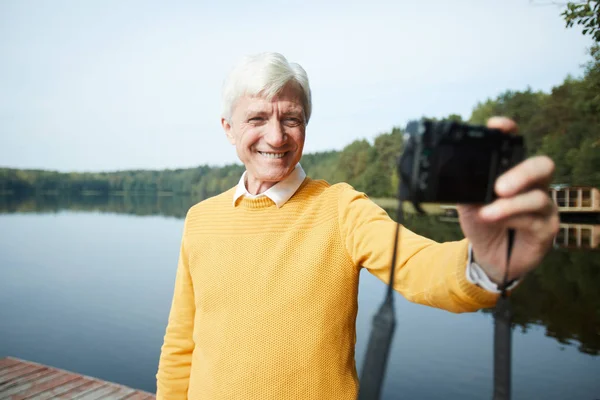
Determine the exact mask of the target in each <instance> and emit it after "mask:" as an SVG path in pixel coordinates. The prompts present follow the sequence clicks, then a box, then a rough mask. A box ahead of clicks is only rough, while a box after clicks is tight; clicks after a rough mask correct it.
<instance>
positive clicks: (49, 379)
mask: <svg viewBox="0 0 600 400" xmlns="http://www.w3.org/2000/svg"><path fill="white" fill-rule="evenodd" d="M57 372H58V373H57V374H54V375H47V376H45V377H43V378H41V379H39V380H35V381H33V382H29V383H28V384H27V385H24V387H25V386H27V387H25V388H24V390H22V391H20V392H18V393H17V394H16V395H14V396H13V397H12V398H11V400H24V399H27V398H30V397H33V396H35V395H37V394H41V393H43V392H47V391H49V390H51V389H54V388H56V387H59V386H61V385H63V384H65V383H68V382H71V381H73V380H76V379H77V378H78V376H77V375H75V374H70V373H68V372H62V371H57Z"/></svg>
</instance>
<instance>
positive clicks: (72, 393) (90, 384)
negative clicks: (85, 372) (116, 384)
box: [55, 378, 105, 399]
mask: <svg viewBox="0 0 600 400" xmlns="http://www.w3.org/2000/svg"><path fill="white" fill-rule="evenodd" d="M83 379H84V380H85V381H86V382H85V383H84V384H83V385H80V386H77V387H75V388H73V389H71V390H69V391H67V392H64V393H61V394H60V395H58V396H56V397H55V398H56V399H73V398H75V397H77V396H79V395H81V394H82V393H89V392H92V391H94V390H96V389H98V388H99V387H100V386H102V385H105V383H104V382H101V381H98V380H88V378H83Z"/></svg>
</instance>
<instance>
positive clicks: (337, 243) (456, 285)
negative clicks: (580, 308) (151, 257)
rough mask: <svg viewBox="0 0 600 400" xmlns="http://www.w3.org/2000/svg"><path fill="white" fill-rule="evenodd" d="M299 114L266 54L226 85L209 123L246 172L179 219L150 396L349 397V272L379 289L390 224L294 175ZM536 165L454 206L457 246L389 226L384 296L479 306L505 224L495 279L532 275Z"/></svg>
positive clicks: (538, 160)
mask: <svg viewBox="0 0 600 400" xmlns="http://www.w3.org/2000/svg"><path fill="white" fill-rule="evenodd" d="M310 114H311V92H310V88H309V84H308V78H307V76H306V73H305V71H304V70H303V69H302V67H300V66H299V65H297V64H293V63H289V62H288V61H287V60H286V59H285V58H284V57H283V56H282V55H280V54H274V53H269V54H259V55H257V56H253V57H248V58H246V59H245V60H244V61H243V62H242V63H241V64H240V65H238V66H237V67H236V68H235V69H234V70H233V71H232V72H231V73H230V75H229V77H228V78H227V80H226V82H225V85H224V89H223V115H222V119H221V122H222V126H223V129H224V131H225V134H226V136H227V138H228V139H229V141H230V142H231V143H232V144H233V145H234V146H235V149H236V151H237V154H238V156H239V158H240V160H241V161H242V162H243V163H244V165H245V167H246V172H245V173H244V175H243V176H242V177H241V179H240V182H239V184H238V186H237V187H235V188H232V189H231V190H228V191H227V192H225V193H222V194H220V195H218V196H215V197H213V198H210V199H207V200H205V201H202V202H201V203H199V204H197V205H195V206H194V207H192V208H191V209H190V211H189V212H188V215H187V217H186V220H185V226H184V232H183V239H182V244H181V254H180V259H179V264H178V269H177V276H176V282H175V292H174V296H173V304H172V308H171V313H170V316H169V322H168V327H167V330H166V335H165V341H164V345H163V347H162V353H161V358H160V364H159V369H158V373H157V398H158V399H185V398H190V399H211V400H215V399H248V400H250V399H261V400H264V399H278V400H279V399H336V400H337V399H354V398H355V397H356V394H357V391H358V379H357V374H356V368H355V363H354V343H355V319H356V313H357V293H358V277H359V272H360V268H361V267H365V268H367V269H368V270H369V271H370V272H371V273H373V274H374V275H376V276H377V277H379V278H380V279H381V280H383V281H384V282H386V283H387V279H388V277H389V267H390V265H389V263H390V260H391V253H392V248H393V233H394V230H395V228H396V224H395V222H394V221H392V220H391V219H390V218H389V217H388V215H387V214H386V213H385V212H384V211H383V210H382V209H381V208H379V207H378V206H377V205H375V204H374V203H373V202H371V201H370V200H369V199H368V198H367V197H366V196H365V195H364V194H362V193H359V192H357V191H355V190H354V189H353V188H352V187H350V186H349V185H347V184H337V185H333V186H330V185H329V184H328V183H326V182H324V181H319V180H312V179H310V178H309V177H306V175H305V173H304V171H303V170H302V167H301V166H300V165H299V161H300V158H301V157H302V150H303V147H304V139H305V129H306V125H307V123H308V121H309V118H310ZM488 125H489V126H491V127H495V128H500V129H503V130H505V131H507V133H509V132H514V131H516V128H517V127H516V125H515V123H514V122H512V121H510V120H508V119H506V118H492V119H491V120H490V121H489V123H488ZM552 171H553V163H552V161H551V160H549V159H548V158H546V157H535V158H531V159H529V160H526V161H524V162H523V163H521V164H519V165H518V166H516V167H515V168H513V169H512V170H511V171H508V172H507V173H506V174H505V175H503V176H502V177H501V178H499V179H498V181H497V184H496V192H497V193H498V194H499V196H500V199H499V200H497V201H495V202H494V203H492V204H490V205H487V206H485V207H476V206H461V207H460V208H459V213H460V223H461V227H462V229H463V232H464V234H465V236H466V239H464V240H462V241H458V242H449V243H441V244H440V243H435V242H433V241H431V240H429V239H427V238H424V237H422V236H419V235H416V234H414V233H412V232H410V231H409V230H407V229H404V228H402V233H401V236H400V240H399V257H398V260H397V266H396V268H397V274H396V278H395V282H393V285H394V288H395V289H396V290H397V291H399V292H400V293H402V294H403V295H404V296H405V297H406V298H407V299H409V300H411V301H413V302H417V303H420V304H426V305H429V306H433V307H439V308H442V309H446V310H449V311H452V312H465V311H474V310H477V309H479V308H482V307H489V306H492V305H494V303H495V301H496V299H497V297H498V290H497V284H498V283H500V282H502V279H503V275H504V266H505V254H506V229H507V228H509V227H511V228H515V229H516V230H517V233H516V241H515V245H514V249H513V254H512V258H511V265H510V276H509V279H517V278H519V277H522V276H523V275H525V274H526V273H527V272H528V271H530V270H531V269H533V268H534V267H535V266H536V265H537V264H538V263H539V262H540V260H541V259H542V257H543V256H544V254H545V253H546V252H547V251H548V249H549V248H550V246H551V243H552V238H553V237H554V235H555V234H556V232H557V230H558V214H557V210H556V207H555V206H554V204H553V203H552V202H551V200H550V199H549V197H548V196H547V194H546V188H547V186H548V184H549V182H550V180H551V176H552ZM470 249H472V251H471V250H470Z"/></svg>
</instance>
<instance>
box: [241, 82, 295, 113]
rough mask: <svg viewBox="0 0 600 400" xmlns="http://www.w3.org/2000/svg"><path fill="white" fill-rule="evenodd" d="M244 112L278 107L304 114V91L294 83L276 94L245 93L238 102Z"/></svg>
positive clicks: (264, 110)
mask: <svg viewBox="0 0 600 400" xmlns="http://www.w3.org/2000/svg"><path fill="white" fill-rule="evenodd" d="M235 108H236V109H238V108H239V109H240V110H239V111H242V112H243V113H244V114H249V113H253V112H272V111H273V110H275V109H277V110H278V111H279V112H284V113H300V114H304V106H303V102H302V92H301V90H298V89H297V88H295V87H294V86H292V85H286V86H285V87H284V88H283V89H282V90H281V91H279V92H278V93H276V94H274V95H270V96H269V95H267V94H264V93H259V94H257V95H244V96H242V97H241V98H240V99H239V100H238V102H237V104H236V107H235Z"/></svg>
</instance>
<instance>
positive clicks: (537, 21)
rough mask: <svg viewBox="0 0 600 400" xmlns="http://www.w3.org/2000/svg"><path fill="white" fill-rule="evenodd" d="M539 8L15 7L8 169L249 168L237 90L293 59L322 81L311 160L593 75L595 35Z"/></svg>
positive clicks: (316, 83) (9, 22)
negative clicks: (235, 70) (264, 63)
mask: <svg viewBox="0 0 600 400" xmlns="http://www.w3.org/2000/svg"><path fill="white" fill-rule="evenodd" d="M539 3H549V2H547V1H542V0H537V1H535V2H531V1H529V0H495V1H492V0H444V1H442V0H438V1H436V0H427V1H423V0H419V1H417V0H413V1H405V0H387V1H379V0H368V1H365V0H361V1H351V0H343V1H318V0H316V1H313V0H302V1H296V2H291V1H290V2H284V1H274V0H265V1H262V0H253V1H217V0H212V1H208V0H196V1H147V0H143V1H142V0H140V1H134V0H111V1H108V0H102V1H100V0H97V1H96V0H94V1H92V0H86V1H78V0H72V1H61V0H52V1H43V0H39V1H29V0H13V1H11V0H0V54H1V62H0V166H4V167H18V168H43V169H55V170H60V171H114V170H120V169H139V168H143V169H162V168H179V167H191V166H196V165H199V164H210V165H223V164H227V163H232V162H236V161H237V158H236V155H235V151H234V148H233V147H232V146H231V145H230V144H229V142H227V140H226V138H225V135H224V134H223V132H222V130H221V126H220V122H219V120H220V90H221V84H222V82H223V79H224V78H225V75H226V73H227V72H228V70H229V69H230V68H231V67H232V66H233V64H234V63H235V62H236V61H238V60H239V59H240V58H241V57H242V56H243V55H245V54H249V53H256V52H262V51H278V52H281V53H282V54H284V55H285V56H286V57H287V58H288V59H289V60H290V61H295V62H298V63H300V64H301V65H302V66H303V67H304V68H305V69H306V71H307V72H308V75H309V78H310V81H311V87H312V92H313V104H314V106H313V110H314V111H313V117H312V119H311V121H310V123H309V125H308V128H307V136H306V146H305V152H314V151H322V150H329V149H341V148H343V147H344V146H345V145H347V144H349V143H350V142H352V141H353V140H355V139H359V138H366V139H372V138H373V137H375V136H376V135H377V134H379V133H381V132H384V131H388V130H390V129H391V128H392V127H393V126H398V125H403V124H405V123H406V121H407V120H409V119H412V118H418V117H420V116H422V115H427V116H437V117H441V116H445V115H448V114H451V113H458V114H461V115H463V117H465V118H467V117H469V116H470V113H471V110H472V109H473V107H474V106H475V105H476V104H477V102H479V101H483V100H485V99H487V98H490V97H495V96H497V95H498V94H499V93H500V92H503V91H505V90H507V89H513V90H523V89H526V88H527V86H530V87H531V88H533V89H534V90H544V91H548V90H550V88H551V87H552V86H554V85H557V84H559V83H561V82H562V80H563V79H564V78H565V77H566V76H567V75H568V74H571V75H574V76H580V75H581V73H582V69H581V65H582V64H583V63H584V62H586V61H587V60H588V56H587V55H586V48H588V47H589V46H590V45H591V43H592V42H591V39H589V38H588V37H584V36H583V35H582V34H581V32H580V30H579V29H577V28H575V29H569V30H567V29H566V28H565V24H564V21H563V20H562V18H561V17H560V15H559V14H560V12H561V9H560V8H558V7H556V6H553V5H548V6H539V5H536V4H539Z"/></svg>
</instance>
